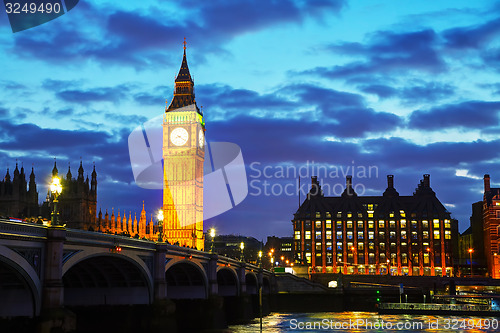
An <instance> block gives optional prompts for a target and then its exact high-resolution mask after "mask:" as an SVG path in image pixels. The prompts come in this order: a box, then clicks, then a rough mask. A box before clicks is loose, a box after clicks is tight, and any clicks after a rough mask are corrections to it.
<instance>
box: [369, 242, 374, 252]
mask: <svg viewBox="0 0 500 333" xmlns="http://www.w3.org/2000/svg"><path fill="white" fill-rule="evenodd" d="M368 249H369V250H370V251H374V250H375V243H374V242H370V243H368Z"/></svg>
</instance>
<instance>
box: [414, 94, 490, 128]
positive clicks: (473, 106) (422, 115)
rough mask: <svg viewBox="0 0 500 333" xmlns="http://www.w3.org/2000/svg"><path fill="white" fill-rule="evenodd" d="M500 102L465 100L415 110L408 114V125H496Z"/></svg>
mask: <svg viewBox="0 0 500 333" xmlns="http://www.w3.org/2000/svg"><path fill="white" fill-rule="evenodd" d="M499 111H500V102H484V101H467V102H462V103H458V104H447V105H442V106H437V107H434V108H432V109H429V110H416V111H414V112H413V113H412V114H411V115H410V119H409V123H408V126H409V127H410V128H416V129H420V130H438V129H444V128H453V127H460V128H479V129H481V128H483V127H489V126H498V122H499V118H498V115H499Z"/></svg>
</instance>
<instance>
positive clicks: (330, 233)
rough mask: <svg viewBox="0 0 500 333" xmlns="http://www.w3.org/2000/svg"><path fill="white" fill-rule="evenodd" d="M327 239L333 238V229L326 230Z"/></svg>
mask: <svg viewBox="0 0 500 333" xmlns="http://www.w3.org/2000/svg"><path fill="white" fill-rule="evenodd" d="M326 239H332V231H331V230H327V231H326Z"/></svg>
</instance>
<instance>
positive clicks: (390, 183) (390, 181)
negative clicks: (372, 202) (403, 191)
mask: <svg viewBox="0 0 500 333" xmlns="http://www.w3.org/2000/svg"><path fill="white" fill-rule="evenodd" d="M387 188H394V175H387Z"/></svg>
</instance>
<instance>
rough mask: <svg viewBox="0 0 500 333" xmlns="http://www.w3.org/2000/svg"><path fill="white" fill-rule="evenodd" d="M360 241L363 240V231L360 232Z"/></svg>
mask: <svg viewBox="0 0 500 333" xmlns="http://www.w3.org/2000/svg"><path fill="white" fill-rule="evenodd" d="M358 239H363V231H358Z"/></svg>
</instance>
